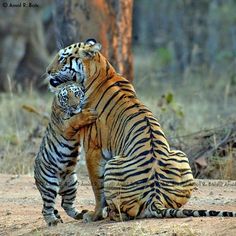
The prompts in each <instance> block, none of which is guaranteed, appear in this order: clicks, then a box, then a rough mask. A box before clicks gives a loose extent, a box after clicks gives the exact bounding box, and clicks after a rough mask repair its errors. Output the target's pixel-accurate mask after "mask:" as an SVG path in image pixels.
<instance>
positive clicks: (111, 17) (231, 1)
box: [0, 0, 236, 179]
mask: <svg viewBox="0 0 236 236" xmlns="http://www.w3.org/2000/svg"><path fill="white" fill-rule="evenodd" d="M19 2H20V1H13V0H6V1H4V2H2V1H1V3H0V4H1V5H0V42H1V44H0V110H1V112H0V126H1V130H0V172H1V173H12V174H32V163H33V161H34V156H35V154H36V153H37V151H38V147H39V143H40V141H41V138H42V135H43V132H44V129H45V125H46V123H47V117H48V114H49V113H50V104H51V100H52V94H50V93H49V91H48V89H47V86H46V84H45V83H44V78H45V76H46V75H45V69H46V67H47V65H48V64H49V62H50V61H51V60H52V58H53V56H54V55H55V53H56V52H57V51H58V50H59V49H60V48H63V47H66V46H68V45H69V44H71V43H74V42H78V41H84V40H86V39H87V38H96V39H97V41H99V42H101V43H102V46H103V49H102V52H103V54H104V55H106V57H107V58H108V59H109V60H110V61H111V63H112V64H113V65H114V66H115V68H116V69H117V71H118V72H119V73H121V74H123V75H124V76H125V77H126V78H127V79H129V80H130V81H131V82H133V84H134V86H135V89H136V91H137V93H138V96H139V98H140V99H141V100H142V101H143V102H144V103H145V104H146V105H147V106H148V107H149V108H150V109H151V110H152V111H153V113H154V115H155V116H156V117H157V118H158V120H159V121H160V123H161V125H162V127H163V129H164V132H165V133H166V135H167V138H168V140H169V141H170V143H171V145H172V146H173V147H176V148H181V149H182V150H184V151H185V152H186V153H187V154H188V156H189V160H190V163H191V166H192V169H193V172H194V175H195V177H199V178H224V179H236V0H178V1H172V0H149V1H147V0H134V1H133V0H97V1H96V0H88V1H85V0H68V1H63V0H55V1H52V0H42V1H24V2H25V3H27V6H26V7H23V6H18V7H17V6H13V5H14V4H19ZM22 3H23V2H22ZM30 4H31V6H30Z"/></svg>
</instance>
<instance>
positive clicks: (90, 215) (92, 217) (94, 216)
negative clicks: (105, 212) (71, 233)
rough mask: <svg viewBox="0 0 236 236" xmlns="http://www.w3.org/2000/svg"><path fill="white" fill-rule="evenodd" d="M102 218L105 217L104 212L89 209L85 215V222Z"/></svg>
mask: <svg viewBox="0 0 236 236" xmlns="http://www.w3.org/2000/svg"><path fill="white" fill-rule="evenodd" d="M102 219H103V216H102V214H100V213H99V214H98V213H96V212H94V211H88V212H86V213H85V214H84V215H83V222H84V223H89V222H92V221H97V220H102Z"/></svg>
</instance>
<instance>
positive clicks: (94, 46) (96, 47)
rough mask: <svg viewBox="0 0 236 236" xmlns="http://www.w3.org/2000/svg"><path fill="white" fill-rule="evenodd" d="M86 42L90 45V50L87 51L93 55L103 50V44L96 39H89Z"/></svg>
mask: <svg viewBox="0 0 236 236" xmlns="http://www.w3.org/2000/svg"><path fill="white" fill-rule="evenodd" d="M85 44H86V45H88V46H89V50H88V51H87V53H88V54H90V55H91V56H94V54H95V53H96V52H100V51H101V48H102V45H101V44H100V43H97V41H96V40H95V39H87V40H86V42H85ZM87 56H88V55H87Z"/></svg>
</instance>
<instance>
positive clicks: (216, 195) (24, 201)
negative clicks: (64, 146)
mask: <svg viewBox="0 0 236 236" xmlns="http://www.w3.org/2000/svg"><path fill="white" fill-rule="evenodd" d="M198 183H199V187H198V190H196V191H195V192H194V194H193V197H192V198H191V200H190V202H189V203H188V204H187V205H186V208H194V209H204V208H205V209H212V210H213V209H214V210H232V211H236V181H213V180H211V181H205V180H204V181H203V180H201V181H198ZM77 195H78V196H77V202H76V205H77V208H78V209H79V210H82V209H90V210H92V209H93V208H94V198H93V193H92V189H91V186H90V185H89V182H88V180H87V178H85V177H84V178H80V186H79V189H78V194H77ZM41 209H42V201H41V197H40V195H39V192H38V190H37V189H36V187H35V185H34V180H33V178H32V177H29V176H23V175H22V176H11V175H0V235H54V236H56V235H88V236H90V235H104V236H105V235H122V236H123V235H129V236H130V235H139V236H142V235H165V236H169V235H170V236H182V235H199V236H200V235H201V236H204V235H214V236H216V235H222V236H223V235H224V236H225V235H227V236H235V235H236V218H220V217H219V218H210V217H207V218H184V219H143V220H134V221H128V222H118V223H117V222H111V221H108V220H103V221H99V222H94V223H87V224H85V223H83V222H82V221H75V220H73V219H72V218H69V217H68V216H66V214H65V213H64V212H63V209H61V208H60V201H59V199H58V209H59V212H60V214H61V216H62V218H63V220H64V223H63V224H60V225H58V226H55V227H47V226H46V224H45V222H44V220H43V217H42V215H41Z"/></svg>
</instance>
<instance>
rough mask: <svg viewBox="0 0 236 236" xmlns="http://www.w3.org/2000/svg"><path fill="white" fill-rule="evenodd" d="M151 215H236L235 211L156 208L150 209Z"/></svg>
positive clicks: (158, 216)
mask: <svg viewBox="0 0 236 236" xmlns="http://www.w3.org/2000/svg"><path fill="white" fill-rule="evenodd" d="M151 217H156V218H185V217H236V212H235V211H215V210H190V209H172V208H161V209H160V208H156V209H152V211H151Z"/></svg>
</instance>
